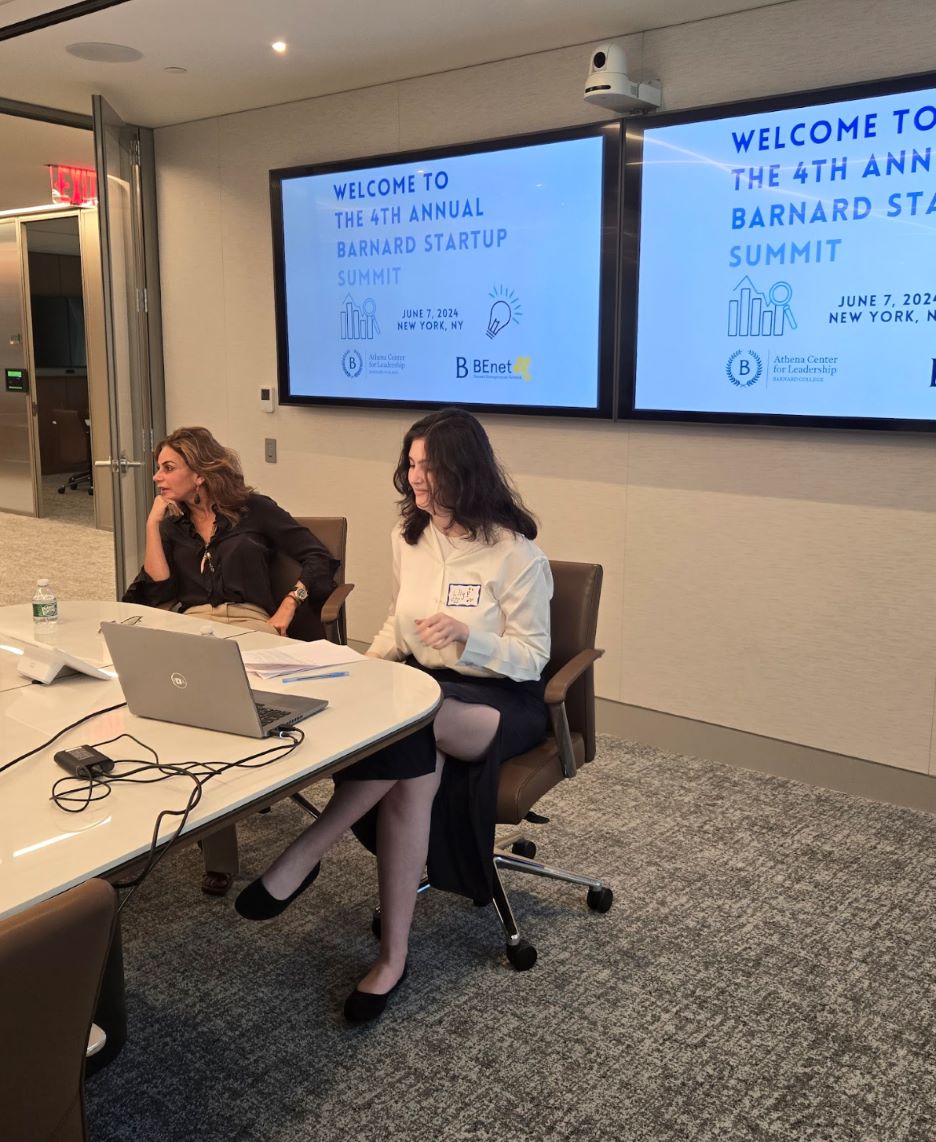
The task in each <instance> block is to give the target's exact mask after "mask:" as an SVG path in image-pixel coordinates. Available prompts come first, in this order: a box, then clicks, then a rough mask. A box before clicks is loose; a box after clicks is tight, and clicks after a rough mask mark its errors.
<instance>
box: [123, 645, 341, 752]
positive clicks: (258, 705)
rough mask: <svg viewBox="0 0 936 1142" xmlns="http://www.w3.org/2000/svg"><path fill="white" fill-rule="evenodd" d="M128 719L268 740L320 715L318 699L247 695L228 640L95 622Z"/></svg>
mask: <svg viewBox="0 0 936 1142" xmlns="http://www.w3.org/2000/svg"><path fill="white" fill-rule="evenodd" d="M101 631H102V633H103V635H104V641H105V642H106V643H107V649H108V651H109V652H110V656H111V660H112V661H113V663H114V669H115V670H116V671H117V677H118V678H119V679H120V685H121V687H122V688H123V692H124V697H125V698H126V699H127V705H128V707H129V708H130V713H131V714H136V715H137V716H138V717H141V718H158V719H159V720H160V721H162V722H174V723H175V724H176V725H179V726H197V727H198V728H199V729H203V730H221V731H222V732H223V733H227V734H240V735H241V736H242V737H246V738H263V737H271V736H273V735H274V734H276V733H278V732H279V731H280V730H282V729H284V728H286V727H287V726H293V725H295V724H296V722H301V721H302V720H303V718H308V717H311V716H312V714H317V713H318V712H319V710H324V709H325V707H326V706H327V705H328V703H327V702H326V701H325V700H324V699H323V698H304V697H302V696H301V695H298V694H295V695H294V694H290V695H286V694H281V693H273V692H272V691H260V690H251V688H250V684H249V683H248V681H247V672H246V670H245V669H244V660H243V659H242V658H241V652H240V647H239V646H238V645H237V643H236V642H235V641H234V640H233V639H226V638H210V637H208V636H206V635H201V634H182V633H180V632H179V631H171V630H154V629H152V628H148V627H144V626H124V625H123V624H121V623H102V624H101Z"/></svg>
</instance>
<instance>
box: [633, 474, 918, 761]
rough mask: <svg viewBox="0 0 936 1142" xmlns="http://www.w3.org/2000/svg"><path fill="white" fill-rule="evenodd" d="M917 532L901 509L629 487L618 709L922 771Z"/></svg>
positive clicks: (912, 520) (910, 517)
mask: <svg viewBox="0 0 936 1142" xmlns="http://www.w3.org/2000/svg"><path fill="white" fill-rule="evenodd" d="M928 525H929V518H928V517H926V516H923V515H920V514H919V513H915V512H895V511H886V510H884V509H880V508H857V507H853V506H846V505H841V504H829V503H816V502H811V501H809V500H805V499H802V500H793V501H790V500H783V499H767V498H754V497H749V496H742V495H737V494H735V495H732V494H726V493H718V492H708V491H699V492H695V493H691V492H690V493H677V492H675V491H674V490H672V489H659V488H652V487H638V486H631V488H630V489H629V511H628V532H627V541H628V554H627V561H626V565H625V599H626V602H625V616H626V617H625V623H624V648H625V655H624V664H625V665H624V668H623V687H622V689H623V692H624V695H625V700H626V701H628V702H632V703H634V704H635V705H638V706H647V707H650V708H652V709H663V710H666V711H668V712H672V713H678V714H681V715H683V716H686V717H691V718H699V719H701V720H704V721H708V722H715V723H717V724H719V725H727V726H733V727H736V728H739V729H746V730H748V731H751V732H754V733H759V734H764V735H766V736H768V737H776V738H781V739H784V740H787V741H796V742H808V743H809V744H811V745H813V746H815V747H817V748H820V749H826V750H831V751H834V752H838V753H844V754H850V755H852V756H855V757H866V758H871V759H874V760H878V761H883V762H885V763H886V764H890V765H899V766H902V767H904V768H908V769H915V770H918V771H920V772H927V771H928V769H929V737H930V727H931V703H932V695H933V686H934V678H936V674H934V661H936V655H934V651H936V645H934V636H933V634H932V632H933V630H934V628H936V622H934V620H936V614H934V609H936V608H934V604H933V601H932V593H931V592H930V590H929V586H928V574H927V567H928V566H931V565H932V562H933V558H934V555H936V551H934V542H933V531H932V528H931V527H930V526H928ZM895 583H900V589H899V590H898V591H897V592H895V591H894V585H895ZM661 596H663V597H665V598H666V599H667V601H668V605H667V607H666V608H665V609H663V608H661V607H660V606H659V603H658V600H659V598H660V597H661Z"/></svg>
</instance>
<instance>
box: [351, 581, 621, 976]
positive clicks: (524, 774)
mask: <svg viewBox="0 0 936 1142" xmlns="http://www.w3.org/2000/svg"><path fill="white" fill-rule="evenodd" d="M549 566H550V568H551V569H552V575H553V597H552V602H551V604H550V623H551V653H550V658H549V662H548V663H547V665H546V669H545V670H544V671H543V677H544V678H545V679H546V705H547V708H548V710H549V720H550V729H549V731H548V732H547V733H546V736H545V737H544V738H543V740H542V741H541V742H540V743H539V745H537V746H535V747H534V748H533V749H531V750H527V752H526V753H522V754H518V755H517V756H516V757H511V758H508V759H507V760H506V761H505V762H504V763H503V764H502V765H501V768H500V774H499V777H498V786H497V810H496V823H497V824H498V825H519V824H520V823H521V822H522V821H524V820H525V821H527V822H529V823H531V824H545V823H546V822H547V821H548V818H547V817H541V816H539V815H538V814H536V813H534V812H533V806H534V805H535V804H536V802H537V801H538V800H539V799H540V798H541V797H542V796H543V795H544V794H545V793H548V792H549V790H550V789H552V788H553V787H554V786H555V785H558V784H559V783H560V782H561V781H564V780H566V779H567V778H570V777H574V776H575V774H576V772H577V770H578V768H579V767H580V766H582V765H584V764H585V763H586V762H589V761H591V760H592V758H593V757H594V756H595V686H594V671H593V667H594V664H595V662H596V661H597V660H598V659H599V658H600V657H601V656H602V654H604V651H603V650H596V649H595V632H596V629H597V626H598V603H599V601H600V598H601V579H602V569H601V567H600V565H598V564H596V563H562V562H558V561H556V560H550V564H549ZM535 856H536V845H535V844H534V843H533V842H532V841H530V840H527V839H526V838H525V837H523V836H521V835H520V834H519V833H514V834H513V835H511V836H509V837H506V838H504V839H502V840H501V841H499V842H498V843H497V844H496V845H495V848H494V854H493V861H494V869H493V890H494V899H493V902H492V903H493V905H494V909H495V911H496V912H497V916H498V918H499V920H500V922H501V926H502V927H503V930H504V935H505V936H506V938H507V943H506V948H505V951H506V954H507V959H508V960H509V961H510V963H511V964H512V965H513V966H514V967H515V968H516V969H517V971H528V970H529V969H530V968H531V967H533V965H534V964H535V963H536V948H535V947H534V946H533V945H532V944H531V943H530V942H529V941H528V940H525V939H523V937H521V935H520V932H519V929H518V928H517V922H516V920H515V918H514V914H513V911H512V909H511V907H510V901H509V900H508V899H507V894H506V892H505V891H504V886H503V883H502V882H501V878H500V871H499V870H500V869H507V870H510V871H512V872H525V873H530V874H532V875H534V876H542V877H546V878H547V879H550V880H562V881H566V882H567V883H569V884H578V885H581V886H582V887H583V888H587V889H588V895H587V903H588V907H589V908H591V909H592V911H594V912H607V911H608V909H609V908H610V907H611V904H612V901H613V899H614V894H613V892H612V891H611V889H610V888H609V887H608V886H607V885H606V884H604V883H603V882H602V881H601V880H599V879H597V878H595V877H590V876H582V875H580V874H578V873H575V872H566V871H565V870H563V869H558V868H551V867H549V866H548V865H545V864H542V863H541V862H539V861H537V860H534V859H533V858H534V857H535ZM429 887H430V885H429V882H428V880H424V881H423V882H422V884H420V886H419V891H420V892H423V891H425V890H426V889H428V888H429ZM372 928H373V931H374V935H376V936H378V937H379V935H380V910H379V908H378V909H376V910H375V911H374V920H373V924H372Z"/></svg>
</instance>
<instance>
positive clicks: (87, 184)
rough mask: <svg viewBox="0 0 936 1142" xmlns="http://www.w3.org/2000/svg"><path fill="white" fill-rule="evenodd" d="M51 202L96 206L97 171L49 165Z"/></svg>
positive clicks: (86, 168) (54, 164) (55, 164)
mask: <svg viewBox="0 0 936 1142" xmlns="http://www.w3.org/2000/svg"><path fill="white" fill-rule="evenodd" d="M49 179H50V180H51V182H52V201H53V202H55V203H63V202H67V203H69V204H70V205H72V206H97V200H98V199H97V171H95V170H90V169H89V168H88V167H65V166H60V165H59V164H57V163H50V164H49Z"/></svg>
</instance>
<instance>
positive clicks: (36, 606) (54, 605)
mask: <svg viewBox="0 0 936 1142" xmlns="http://www.w3.org/2000/svg"><path fill="white" fill-rule="evenodd" d="M32 609H33V619H34V620H36V621H38V622H46V623H54V622H57V621H58V602H57V601H56V600H55V599H52V600H51V601H50V602H47V603H33V605H32Z"/></svg>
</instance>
